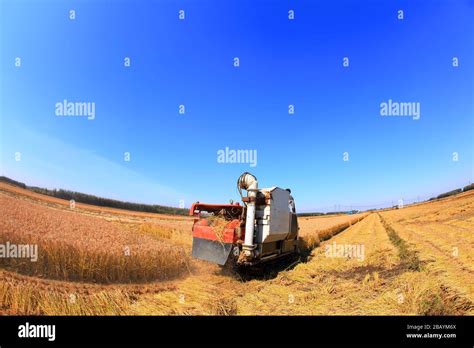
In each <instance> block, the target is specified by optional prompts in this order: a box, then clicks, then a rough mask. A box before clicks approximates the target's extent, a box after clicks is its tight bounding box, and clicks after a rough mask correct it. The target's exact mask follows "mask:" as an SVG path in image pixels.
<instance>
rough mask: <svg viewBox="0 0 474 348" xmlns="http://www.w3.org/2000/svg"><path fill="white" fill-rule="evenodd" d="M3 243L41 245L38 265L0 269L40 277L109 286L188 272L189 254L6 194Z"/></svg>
mask: <svg viewBox="0 0 474 348" xmlns="http://www.w3.org/2000/svg"><path fill="white" fill-rule="evenodd" d="M0 207H1V208H0V211H1V214H2V219H1V220H0V243H1V244H6V242H10V243H14V244H36V245H37V246H38V260H37V261H36V262H31V261H30V260H29V259H24V258H2V259H0V265H2V266H4V267H6V268H8V269H11V270H15V271H18V272H20V273H24V274H28V275H35V276H39V277H46V278H53V279H64V280H75V281H91V282H100V283H109V282H143V281H150V280H156V279H169V278H173V277H176V276H178V275H179V274H180V273H182V272H184V271H186V270H187V264H188V261H189V256H188V254H187V253H186V252H185V250H184V249H183V248H182V247H180V246H177V245H172V244H170V243H167V242H166V241H159V240H156V239H154V238H152V237H150V236H146V235H144V234H139V233H132V232H130V231H129V230H127V229H125V228H122V227H120V225H119V224H116V223H113V222H107V221H104V220H103V219H100V218H95V217H86V216H84V215H82V214H78V213H75V212H74V211H62V210H52V209H51V208H48V207H44V206H39V205H37V204H33V203H30V202H28V201H23V200H18V199H14V198H11V197H9V196H6V195H3V194H1V193H0Z"/></svg>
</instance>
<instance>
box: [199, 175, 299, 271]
mask: <svg viewBox="0 0 474 348" xmlns="http://www.w3.org/2000/svg"><path fill="white" fill-rule="evenodd" d="M237 189H238V191H239V193H240V196H241V198H242V202H243V205H240V204H239V203H230V204H203V203H200V202H196V203H194V204H193V205H192V206H191V209H190V215H192V216H194V217H195V219H194V224H193V249H192V256H193V257H194V258H197V259H201V260H206V261H210V262H213V263H217V264H219V265H225V264H228V263H232V264H236V265H239V266H253V265H256V264H259V263H261V262H264V261H269V260H274V259H277V258H280V257H284V256H288V255H291V254H295V253H297V252H298V221H297V217H296V209H295V203H294V199H293V197H292V196H291V191H290V190H289V189H281V188H279V187H271V188H262V189H259V188H258V182H257V179H256V178H255V176H253V175H252V174H250V173H247V172H245V173H243V174H242V175H241V176H240V177H239V179H238V180H237ZM242 190H245V191H246V192H247V195H246V196H244V195H243V194H242Z"/></svg>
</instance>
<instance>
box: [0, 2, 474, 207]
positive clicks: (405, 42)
mask: <svg viewBox="0 0 474 348" xmlns="http://www.w3.org/2000/svg"><path fill="white" fill-rule="evenodd" d="M181 9H183V10H184V11H185V19H184V20H180V19H179V18H178V11H179V10H181ZM290 9H293V10H294V11H295V19H294V20H289V19H288V11H289V10H290ZM400 9H401V10H403V11H404V19H403V20H399V19H397V11H398V10H400ZM70 10H75V13H76V18H75V19H74V20H71V19H70V18H69V11H70ZM473 17H474V3H473V2H472V1H462V0H459V1H449V0H445V1H439V0H437V1H429V2H427V1H419V0H410V1H385V2H381V1H376V0H373V1H372V0H371V1H355V0H354V1H261V0H254V1H215V0H213V1H209V0H204V1H140V2H138V1H131V0H127V1H105V0H99V1H92V0H89V1H67V2H65V1H59V0H58V1H32V0H28V1H26V0H20V1H13V0H4V1H2V3H1V20H0V22H1V39H2V40H1V76H2V77H1V87H0V88H1V98H2V99H1V109H0V111H1V123H0V126H1V129H0V130H1V133H0V134H1V142H0V145H1V149H0V154H1V172H2V174H3V175H7V176H9V177H12V178H14V179H17V180H20V181H24V182H26V183H27V184H30V185H38V186H45V187H49V188H66V189H72V190H77V191H81V192H87V193H92V194H96V195H101V196H105V197H111V198H117V199H124V200H129V201H135V202H146V203H157V204H167V205H173V206H177V205H178V202H179V201H180V200H184V202H185V205H186V206H189V205H190V203H191V202H193V201H196V200H199V201H207V202H215V203H218V202H227V201H228V199H230V198H233V199H238V195H237V192H236V189H235V183H236V180H237V177H238V176H239V175H240V174H241V173H242V172H243V171H251V172H252V173H254V174H255V175H256V176H257V178H258V179H259V183H260V186H262V187H266V186H267V187H268V186H274V185H275V186H281V187H290V188H292V191H293V193H294V196H295V199H296V202H297V208H299V210H300V211H310V210H333V209H334V205H336V204H338V205H341V208H345V207H350V206H352V207H353V208H361V209H363V208H365V207H370V206H374V205H382V204H387V203H388V204H390V203H391V202H392V201H397V200H398V199H401V198H403V199H404V200H411V199H416V198H417V197H420V198H429V197H431V196H432V195H435V194H438V193H440V192H443V191H447V190H450V189H454V188H457V187H460V186H463V185H466V184H468V183H469V182H470V181H472V180H473V178H474V154H473V153H474V142H473V141H474V140H473V138H474V137H473V135H474V121H473V119H474V102H473V96H474V93H473V92H474V84H473V82H474V70H473V66H472V64H473V62H474V41H473V40H474V39H473V37H474V36H473V34H474V25H473V24H472V22H473V21H472V18H473ZM17 57H19V58H21V66H20V67H17V66H15V59H16V58H17ZM125 57H130V60H131V61H130V62H131V65H130V67H124V58H125ZM234 57H238V58H239V59H240V66H239V67H234V66H233V59H234ZM344 57H348V58H349V67H344V66H343V58H344ZM453 57H457V58H458V59H459V66H458V67H453V65H452V59H453ZM64 99H66V100H68V101H71V102H93V103H95V107H96V115H95V118H94V119H93V120H88V119H87V118H86V117H60V116H57V115H56V114H55V105H56V103H58V102H62V101H63V100H64ZM389 99H392V100H394V101H399V102H417V103H420V104H419V105H420V110H421V114H420V119H419V120H413V119H412V118H410V117H383V116H381V115H380V103H381V102H384V101H387V100H389ZM180 104H183V105H185V108H186V113H185V114H184V115H182V114H179V112H178V107H179V105H180ZM290 104H292V105H294V106H295V114H293V115H289V114H288V105H290ZM226 147H229V148H230V149H247V150H257V166H256V167H250V166H249V164H248V163H240V164H235V163H225V164H222V163H218V162H217V151H219V150H220V149H225V148H226ZM17 152H20V153H21V160H20V161H16V160H15V153H17ZM124 152H129V153H130V156H131V157H130V159H131V160H130V161H128V162H127V161H124ZM344 152H348V154H349V161H343V153H344ZM453 152H456V153H458V161H453Z"/></svg>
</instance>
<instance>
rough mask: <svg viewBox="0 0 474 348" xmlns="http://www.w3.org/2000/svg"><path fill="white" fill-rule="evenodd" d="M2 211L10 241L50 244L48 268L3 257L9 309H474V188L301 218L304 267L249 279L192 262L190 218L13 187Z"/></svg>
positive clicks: (0, 236) (2, 233)
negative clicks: (372, 209)
mask: <svg viewBox="0 0 474 348" xmlns="http://www.w3.org/2000/svg"><path fill="white" fill-rule="evenodd" d="M0 212H1V217H0V244H2V243H6V242H7V241H10V242H12V243H36V244H37V245H38V249H39V250H38V260H37V262H30V261H27V262H26V261H25V260H23V261H18V259H16V260H15V259H1V258H0V314H7V315H11V314H43V315H57V314H65V315H116V314H118V315H314V314H315V315H338V314H349V315H370V314H375V315H414V314H423V315H442V314H454V315H467V314H470V315H472V314H474V304H473V303H474V276H473V273H474V259H473V258H474V257H473V254H474V253H473V252H472V251H473V250H474V192H473V191H470V192H466V193H463V194H460V195H457V196H455V197H451V198H447V199H443V200H440V201H436V202H430V203H423V204H418V205H414V206H407V207H405V208H403V209H399V210H385V211H381V212H378V213H370V214H367V213H365V214H358V215H339V216H327V217H326V216H324V217H302V218H300V219H299V224H300V228H301V229H300V234H301V236H302V240H301V246H302V247H303V249H304V250H305V251H306V257H305V258H304V260H302V261H301V262H299V263H297V264H291V265H288V267H287V266H286V265H283V266H282V265H278V267H276V266H275V267H269V268H268V269H264V270H262V272H263V273H262V274H259V275H255V276H254V275H252V276H247V277H244V276H242V275H241V274H237V273H235V272H230V271H227V270H222V269H221V268H219V267H218V266H216V265H212V264H209V263H206V262H202V261H197V260H193V259H191V258H190V252H191V245H192V237H191V226H192V219H190V218H189V217H178V216H170V215H160V214H150V213H136V212H128V211H124V210H120V209H109V208H100V207H93V206H88V205H81V204H77V205H76V208H75V209H71V208H70V207H69V202H66V201H62V200H58V199H56V198H51V197H45V196H42V195H39V194H32V193H31V192H29V191H26V190H22V189H19V188H17V187H13V186H10V185H7V184H0ZM340 248H342V249H344V248H345V249H344V250H343V251H344V252H342V253H339V252H338V251H340V250H342V249H340ZM351 251H352V253H351Z"/></svg>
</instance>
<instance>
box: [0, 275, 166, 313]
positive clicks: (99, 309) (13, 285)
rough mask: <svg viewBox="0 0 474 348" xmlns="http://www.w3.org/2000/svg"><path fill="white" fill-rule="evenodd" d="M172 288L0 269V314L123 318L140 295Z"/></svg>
mask: <svg viewBox="0 0 474 348" xmlns="http://www.w3.org/2000/svg"><path fill="white" fill-rule="evenodd" d="M174 288H175V287H174V286H173V285H171V284H161V283H155V284H149V285H142V284H139V285H117V284H114V285H97V284H80V283H71V282H63V281H57V280H46V279H39V278H34V277H29V276H24V275H19V274H15V273H13V272H8V271H3V270H0V315H5V314H6V315H124V314H127V313H129V312H130V310H131V306H132V305H133V304H134V302H135V301H136V300H137V299H138V297H139V296H140V295H153V294H157V293H160V292H162V291H172V290H173V289H174Z"/></svg>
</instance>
